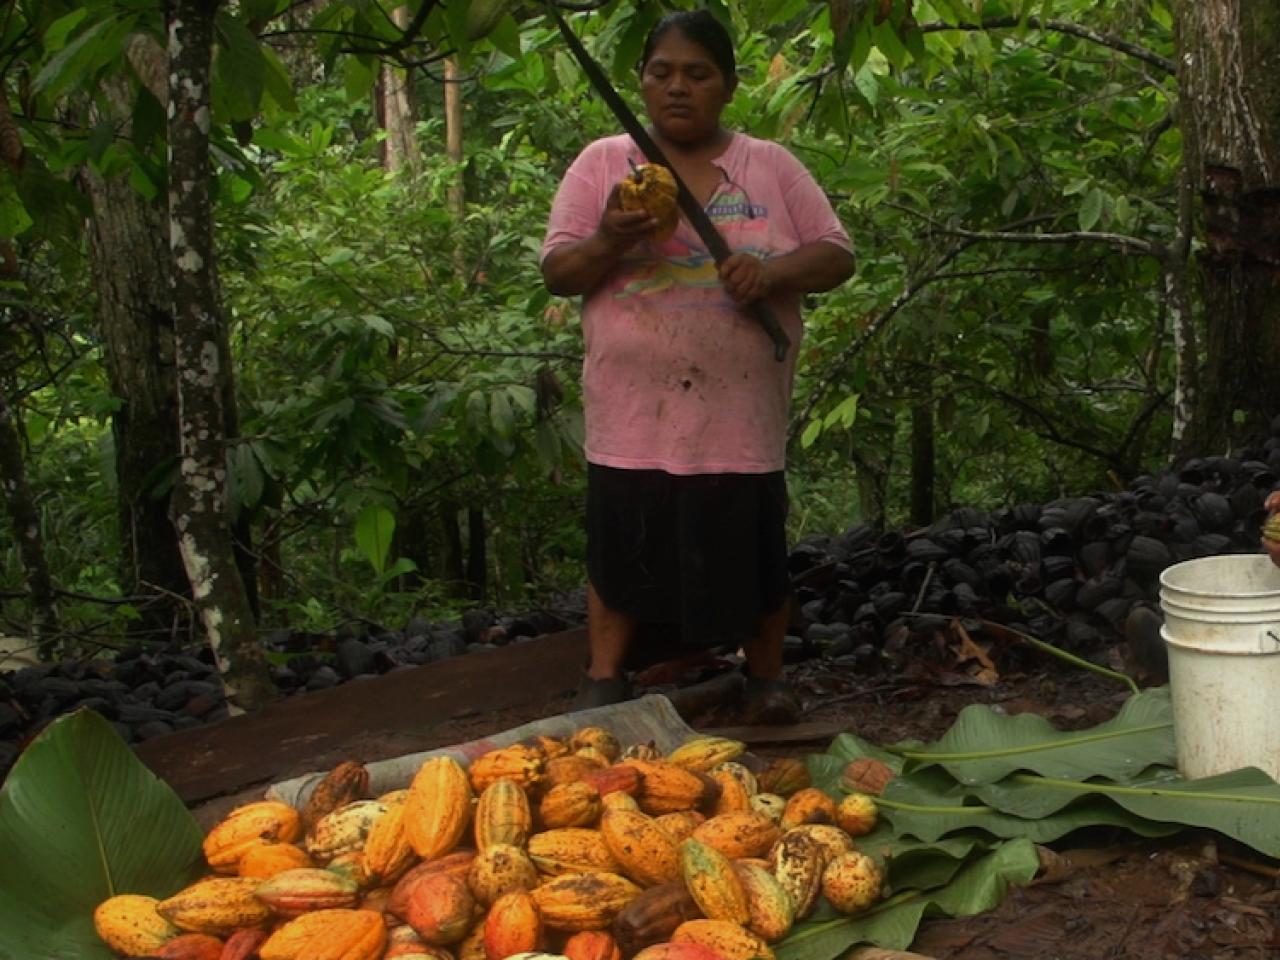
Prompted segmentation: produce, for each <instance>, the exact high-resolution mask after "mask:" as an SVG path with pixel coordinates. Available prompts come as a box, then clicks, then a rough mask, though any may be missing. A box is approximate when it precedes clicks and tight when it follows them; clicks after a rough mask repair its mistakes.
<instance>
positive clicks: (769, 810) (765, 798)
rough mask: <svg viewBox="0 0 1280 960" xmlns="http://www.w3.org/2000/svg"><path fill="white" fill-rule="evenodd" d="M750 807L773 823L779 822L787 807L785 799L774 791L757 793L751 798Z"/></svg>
mask: <svg viewBox="0 0 1280 960" xmlns="http://www.w3.org/2000/svg"><path fill="white" fill-rule="evenodd" d="M751 809H752V810H753V811H754V812H756V813H759V814H763V815H764V816H766V817H768V818H769V819H770V820H772V821H773V822H774V823H776V824H781V823H782V814H783V813H784V812H785V811H786V809H787V801H786V800H785V799H783V798H782V797H780V796H778V795H777V794H776V793H757V794H756V795H755V796H754V797H752V798H751ZM779 829H781V827H779Z"/></svg>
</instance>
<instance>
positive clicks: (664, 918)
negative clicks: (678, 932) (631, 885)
mask: <svg viewBox="0 0 1280 960" xmlns="http://www.w3.org/2000/svg"><path fill="white" fill-rule="evenodd" d="M701 916H702V911H701V910H699V909H698V903H697V901H696V900H694V899H693V894H692V893H690V892H689V888H688V887H686V886H685V885H684V880H683V879H681V880H678V881H676V882H675V883H664V884H662V885H661V886H657V887H650V888H649V889H648V890H645V891H644V892H643V893H641V894H640V896H638V897H636V898H635V899H634V900H632V901H631V902H630V903H629V904H627V905H626V906H625V907H623V908H622V911H621V912H620V913H619V914H618V916H617V918H616V919H615V920H614V921H613V927H612V931H613V936H614V939H616V940H617V941H618V946H619V947H620V948H621V949H622V952H623V953H624V954H625V955H626V956H628V957H630V956H633V955H634V954H636V953H639V952H640V951H641V950H643V949H644V948H645V947H649V946H652V945H653V944H655V943H661V942H663V941H665V940H669V939H670V938H671V934H673V933H674V932H675V929H676V927H678V926H680V924H682V923H684V922H685V921H686V920H696V919H698V918H699V917H701Z"/></svg>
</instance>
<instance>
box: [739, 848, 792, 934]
mask: <svg viewBox="0 0 1280 960" xmlns="http://www.w3.org/2000/svg"><path fill="white" fill-rule="evenodd" d="M733 868H734V869H735V870H737V871H738V879H739V880H741V881H742V889H743V891H744V892H745V893H746V895H747V913H748V917H747V929H748V930H750V931H751V932H752V933H754V934H755V935H756V936H758V937H760V938H761V939H762V940H764V942H765V943H777V942H778V941H779V940H781V939H782V938H783V937H785V936H786V935H787V934H788V933H790V932H791V925H792V923H794V922H795V908H794V907H792V906H791V898H790V897H788V896H787V892H786V891H785V890H783V889H782V886H781V884H779V883H778V879H777V878H776V877H775V876H774V875H773V874H772V873H770V872H769V869H768V867H765V866H762V865H761V864H759V863H756V862H754V861H750V862H749V861H742V860H740V861H738V862H736V863H734V865H733Z"/></svg>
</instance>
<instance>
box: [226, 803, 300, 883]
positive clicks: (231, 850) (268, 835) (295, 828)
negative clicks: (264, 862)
mask: <svg viewBox="0 0 1280 960" xmlns="http://www.w3.org/2000/svg"><path fill="white" fill-rule="evenodd" d="M301 836H302V818H301V817H300V816H299V815H298V811H297V810H295V809H293V807H291V806H289V805H288V804H287V803H280V802H279V801H277V800H258V801H255V802H253V803H246V804H244V805H243V806H239V807H236V808H235V809H234V810H232V811H231V812H230V813H228V814H227V815H226V816H225V817H224V818H223V819H222V820H221V821H219V822H218V823H217V824H216V825H215V826H214V828H213V829H212V830H210V831H209V833H208V834H207V835H206V836H205V838H204V841H203V848H204V857H205V860H207V861H208V863H209V866H211V867H213V869H214V870H216V871H217V872H218V873H227V874H234V873H235V872H236V871H237V870H238V869H239V866H240V858H241V857H242V856H244V854H245V853H246V852H247V851H248V849H249V848H250V847H252V846H253V845H254V844H258V843H262V842H263V841H271V842H275V843H293V842H294V841H295V840H297V839H299V838H300V837H301Z"/></svg>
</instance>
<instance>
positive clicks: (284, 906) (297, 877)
mask: <svg viewBox="0 0 1280 960" xmlns="http://www.w3.org/2000/svg"><path fill="white" fill-rule="evenodd" d="M253 895H254V896H255V897H256V898H257V899H258V900H260V901H261V902H262V903H265V904H266V905H267V906H268V907H270V908H271V912H272V913H274V914H276V915H277V916H280V917H286V918H292V917H297V916H301V915H302V914H304V913H310V912H312V911H313V910H333V909H337V908H341V907H354V906H355V905H356V901H357V900H359V899H360V887H359V886H358V885H357V884H356V883H355V882H354V881H352V880H350V879H348V878H347V877H343V876H340V875H339V874H336V873H334V872H333V871H332V870H322V869H320V868H319V867H300V868H298V869H296V870H285V871H283V872H281V873H277V874H276V875H275V876H274V877H271V878H270V879H268V880H264V881H263V882H262V883H260V884H259V885H258V886H257V887H255V888H254V890H253Z"/></svg>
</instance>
